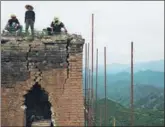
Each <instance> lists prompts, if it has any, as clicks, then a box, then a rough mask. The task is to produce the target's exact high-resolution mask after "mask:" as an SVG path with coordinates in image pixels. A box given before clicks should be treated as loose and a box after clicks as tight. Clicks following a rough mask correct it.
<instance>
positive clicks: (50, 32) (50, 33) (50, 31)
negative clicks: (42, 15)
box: [47, 27, 52, 35]
mask: <svg viewBox="0 0 165 127" xmlns="http://www.w3.org/2000/svg"><path fill="white" fill-rule="evenodd" d="M47 32H48V35H52V29H51V28H50V27H48V28H47Z"/></svg>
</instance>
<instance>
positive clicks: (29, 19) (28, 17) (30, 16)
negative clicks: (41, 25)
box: [25, 5, 35, 37]
mask: <svg viewBox="0 0 165 127" xmlns="http://www.w3.org/2000/svg"><path fill="white" fill-rule="evenodd" d="M25 8H26V9H27V11H26V12H25V24H26V27H25V30H26V33H28V29H29V26H30V29H31V34H32V37H34V22H35V12H34V11H33V7H32V6H31V5H26V6H25Z"/></svg>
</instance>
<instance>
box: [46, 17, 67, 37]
mask: <svg viewBox="0 0 165 127" xmlns="http://www.w3.org/2000/svg"><path fill="white" fill-rule="evenodd" d="M50 26H51V27H48V28H47V31H48V35H52V33H54V34H60V33H61V29H62V28H63V29H64V30H65V32H66V33H67V29H66V28H65V25H64V23H63V22H61V21H60V20H59V19H58V18H57V17H55V18H54V21H52V22H51V25H50Z"/></svg>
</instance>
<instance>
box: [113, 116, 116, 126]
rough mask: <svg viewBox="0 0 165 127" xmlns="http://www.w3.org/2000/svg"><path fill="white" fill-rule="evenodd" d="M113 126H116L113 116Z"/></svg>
mask: <svg viewBox="0 0 165 127" xmlns="http://www.w3.org/2000/svg"><path fill="white" fill-rule="evenodd" d="M113 126H114V127H115V126H116V120H115V117H114V118H113Z"/></svg>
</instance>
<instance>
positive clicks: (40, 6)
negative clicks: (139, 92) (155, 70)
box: [1, 1, 164, 64]
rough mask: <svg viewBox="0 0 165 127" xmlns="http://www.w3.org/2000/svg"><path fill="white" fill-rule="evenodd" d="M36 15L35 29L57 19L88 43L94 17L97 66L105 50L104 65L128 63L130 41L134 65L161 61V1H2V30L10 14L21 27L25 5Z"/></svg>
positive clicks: (162, 50) (162, 40) (162, 11)
mask: <svg viewBox="0 0 165 127" xmlns="http://www.w3.org/2000/svg"><path fill="white" fill-rule="evenodd" d="M26 4H31V5H33V6H34V11H35V12H36V22H35V28H36V29H40V30H41V29H43V28H45V27H48V26H49V25H50V23H51V21H52V20H53V18H54V16H57V17H59V18H60V19H61V21H62V22H63V23H64V24H65V26H66V28H67V29H68V32H69V33H77V34H81V35H82V36H83V38H85V40H86V43H89V42H91V14H92V13H94V15H95V32H94V49H96V48H99V64H103V53H104V52H103V49H104V46H106V47H107V63H108V64H110V63H130V46H131V45H130V42H131V41H133V42H134V52H135V54H134V57H135V61H136V62H142V61H151V60H159V59H163V58H164V2H163V1H145V2H142V1H133V2H131V1H77V2H76V1H67V2H66V1H42V2H41V1H3V2H1V28H4V26H5V24H6V22H7V20H8V19H9V18H10V14H13V13H14V14H16V15H17V17H18V19H19V20H20V22H21V24H22V25H24V13H25V11H26V10H25V5H26Z"/></svg>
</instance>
